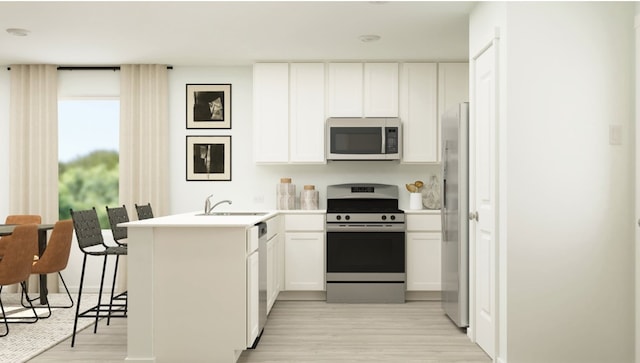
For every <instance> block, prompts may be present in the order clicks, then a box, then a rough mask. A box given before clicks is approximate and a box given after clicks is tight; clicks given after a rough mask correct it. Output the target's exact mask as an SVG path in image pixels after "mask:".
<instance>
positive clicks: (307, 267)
mask: <svg viewBox="0 0 640 363" xmlns="http://www.w3.org/2000/svg"><path fill="white" fill-rule="evenodd" d="M284 253H285V269H284V271H285V290H306V291H310V290H317V291H322V290H324V289H325V288H324V284H325V277H324V233H322V232H301V233H286V236H285V247H284Z"/></svg>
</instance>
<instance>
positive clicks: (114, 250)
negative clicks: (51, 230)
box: [71, 207, 127, 347]
mask: <svg viewBox="0 0 640 363" xmlns="http://www.w3.org/2000/svg"><path fill="white" fill-rule="evenodd" d="M71 219H72V220H73V228H74V229H75V231H76V237H77V239H78V246H79V247H80V250H81V251H82V253H83V254H84V259H83V261H82V273H81V274H80V287H79V289H78V299H77V302H76V304H77V305H76V306H77V307H76V317H75V320H74V323H73V336H72V338H71V347H73V346H74V345H75V340H76V329H77V327H78V318H93V319H95V326H94V328H93V332H94V333H96V332H97V331H98V319H99V318H109V317H113V318H126V317H127V309H126V305H125V306H124V309H123V310H121V309H118V310H112V302H110V303H109V304H102V288H103V286H104V276H105V271H106V268H107V257H109V256H115V257H116V262H115V268H114V271H113V278H114V279H115V278H116V276H117V273H118V260H119V258H120V256H125V255H127V248H126V247H124V246H117V247H112V246H107V245H106V244H105V243H104V239H103V237H102V229H100V221H99V220H98V214H97V213H96V208H95V207H93V208H92V209H88V210H82V211H74V210H73V209H72V210H71ZM88 256H104V263H103V265H102V276H101V278H100V291H99V293H98V294H99V295H98V304H97V305H95V306H93V307H91V308H89V309H87V310H85V311H83V312H80V301H81V300H80V299H81V297H82V285H83V283H84V273H85V268H86V265H87V257H88Z"/></svg>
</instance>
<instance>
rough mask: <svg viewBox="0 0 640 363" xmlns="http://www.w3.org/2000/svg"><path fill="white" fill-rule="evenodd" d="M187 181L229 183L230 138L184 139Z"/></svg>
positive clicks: (198, 137)
mask: <svg viewBox="0 0 640 363" xmlns="http://www.w3.org/2000/svg"><path fill="white" fill-rule="evenodd" d="M186 166H187V167H186V178H187V181H231V136H228V135H226V136H187V137H186Z"/></svg>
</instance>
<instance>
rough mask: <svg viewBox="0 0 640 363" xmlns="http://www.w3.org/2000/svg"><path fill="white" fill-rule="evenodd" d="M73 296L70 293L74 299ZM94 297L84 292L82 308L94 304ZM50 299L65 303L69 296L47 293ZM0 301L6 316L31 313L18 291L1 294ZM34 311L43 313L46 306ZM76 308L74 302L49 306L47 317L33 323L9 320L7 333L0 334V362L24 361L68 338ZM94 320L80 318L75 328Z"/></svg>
mask: <svg viewBox="0 0 640 363" xmlns="http://www.w3.org/2000/svg"><path fill="white" fill-rule="evenodd" d="M76 297H77V296H73V299H74V301H75V299H76ZM105 298H106V295H103V299H105ZM107 299H108V298H107ZM97 301H98V295H97V294H87V295H83V296H82V305H81V306H80V309H81V311H82V310H84V309H88V308H89V307H91V306H93V305H95V304H96V302H97ZM49 302H50V303H51V304H52V305H67V304H68V297H67V295H66V294H50V295H49ZM2 303H3V304H4V308H5V311H6V312H7V316H33V313H31V315H25V313H27V312H25V311H24V309H23V308H22V306H21V305H20V294H2ZM37 312H38V315H39V316H40V315H46V313H47V309H46V308H43V309H40V308H38V309H37ZM75 312H76V306H75V305H74V307H73V308H69V309H51V317H50V318H48V319H40V320H38V322H36V323H34V324H15V323H14V324H11V323H9V335H7V336H5V337H0V362H2V363H16V362H26V361H28V360H29V359H31V358H33V357H35V356H36V355H38V354H40V353H42V352H44V351H45V350H47V349H49V348H51V347H53V346H54V345H56V344H58V343H60V342H61V341H63V340H65V339H67V338H68V337H70V336H71V334H72V333H73V320H74V317H75ZM93 322H94V320H92V319H79V320H78V329H77V330H78V331H80V330H82V329H84V328H86V327H88V326H89V325H92V324H93ZM3 324H4V323H3ZM0 331H1V332H4V326H0Z"/></svg>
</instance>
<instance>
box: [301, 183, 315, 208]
mask: <svg viewBox="0 0 640 363" xmlns="http://www.w3.org/2000/svg"><path fill="white" fill-rule="evenodd" d="M315 189H316V187H315V186H314V185H305V186H304V190H302V191H301V192H300V209H303V210H315V209H318V196H319V193H318V191H317V190H315Z"/></svg>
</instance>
